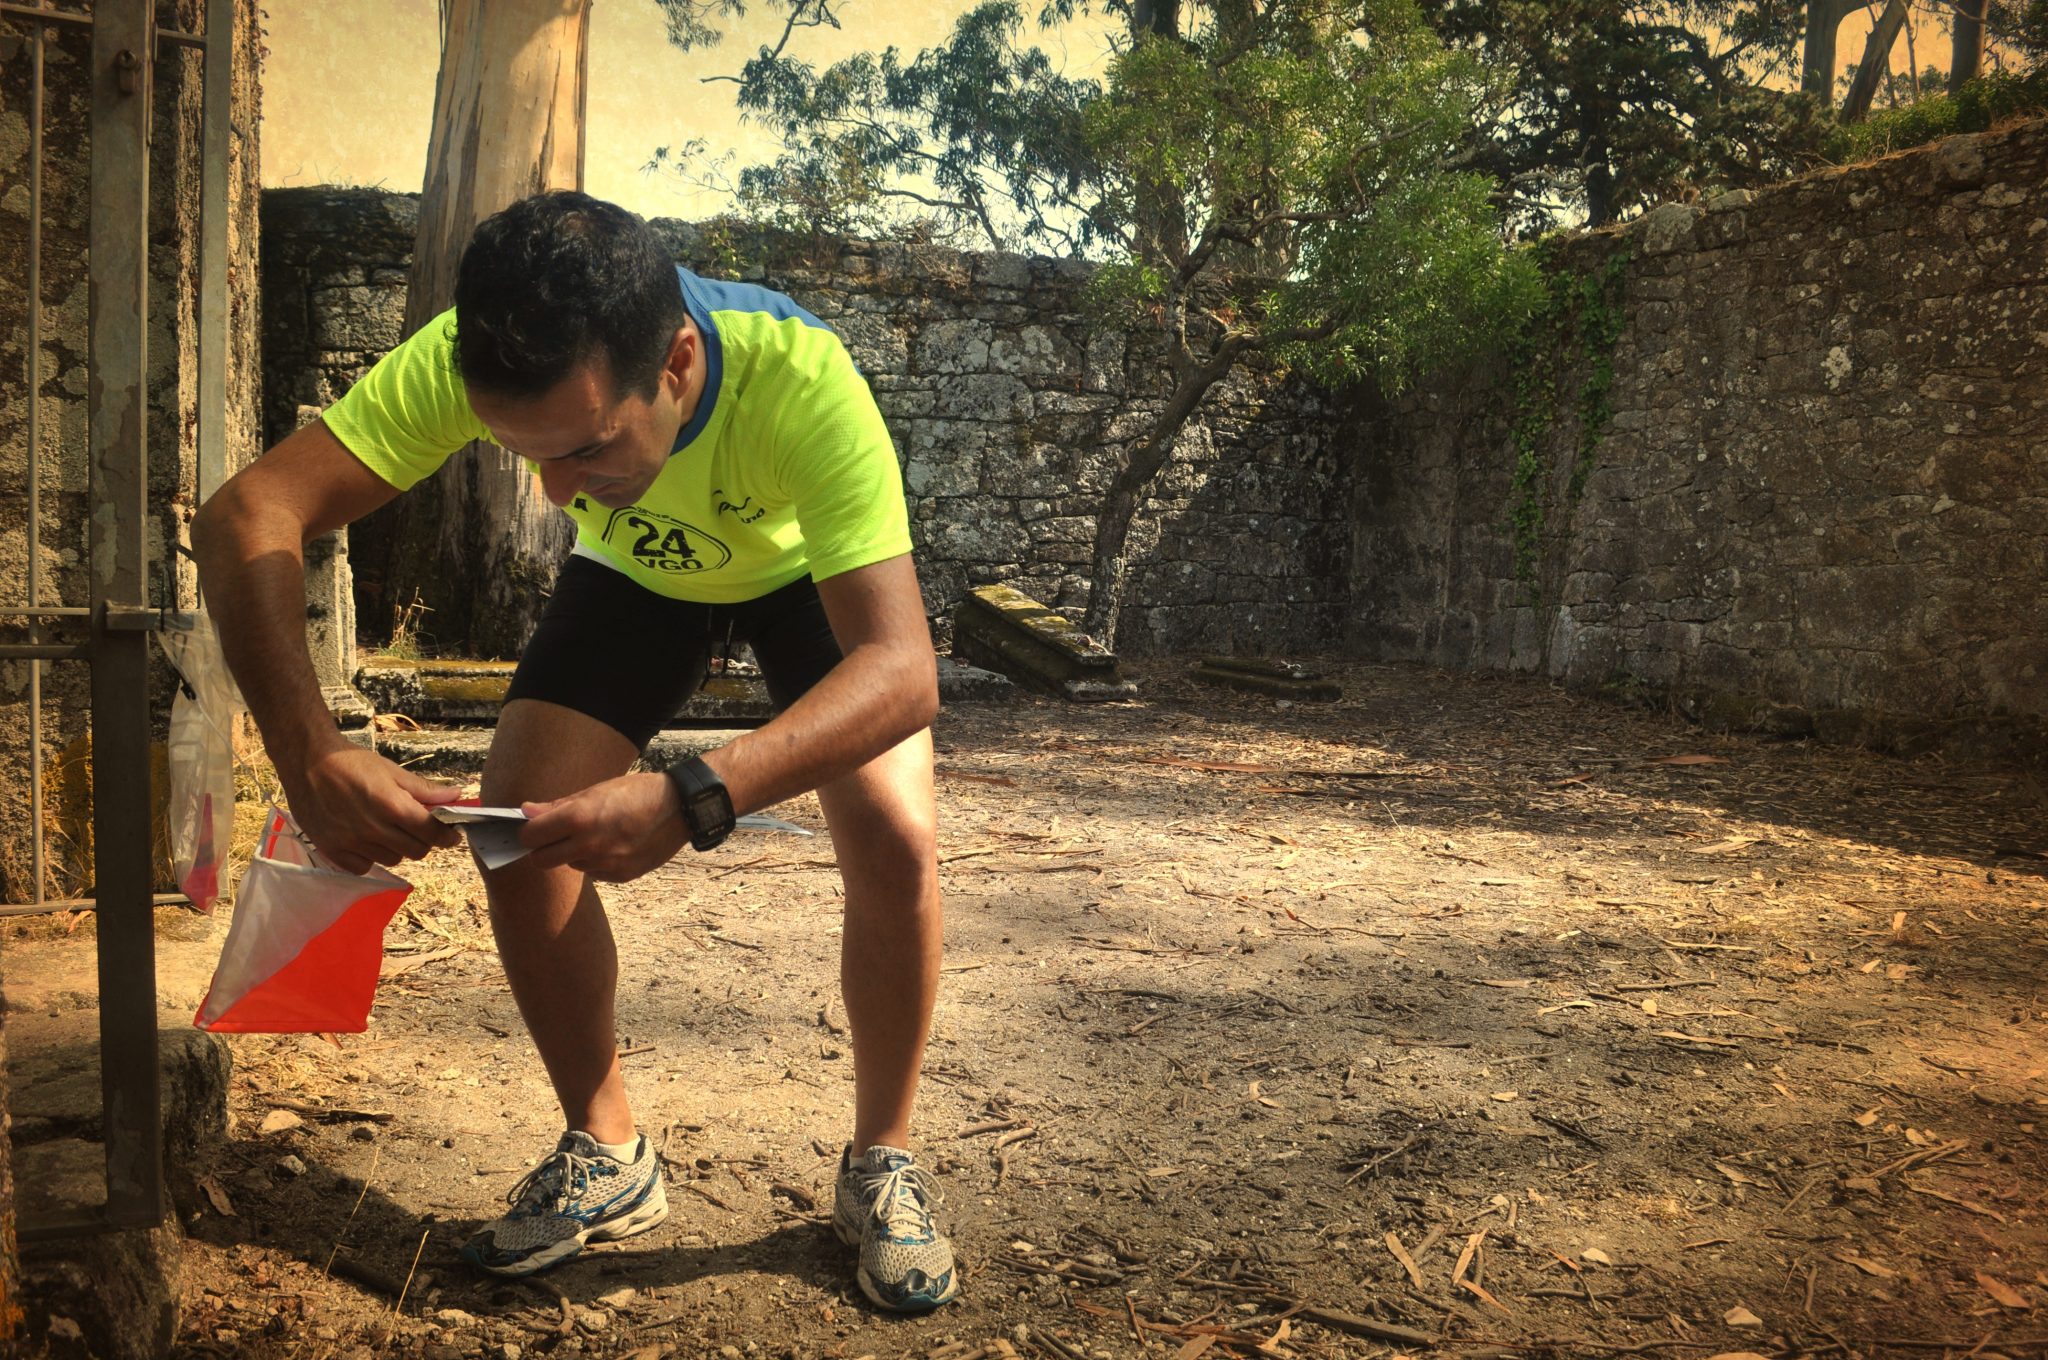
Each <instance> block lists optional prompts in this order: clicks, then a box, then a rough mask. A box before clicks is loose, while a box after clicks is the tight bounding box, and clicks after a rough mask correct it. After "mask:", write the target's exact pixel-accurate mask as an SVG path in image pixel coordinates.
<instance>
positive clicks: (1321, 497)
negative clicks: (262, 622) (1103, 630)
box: [263, 189, 1350, 652]
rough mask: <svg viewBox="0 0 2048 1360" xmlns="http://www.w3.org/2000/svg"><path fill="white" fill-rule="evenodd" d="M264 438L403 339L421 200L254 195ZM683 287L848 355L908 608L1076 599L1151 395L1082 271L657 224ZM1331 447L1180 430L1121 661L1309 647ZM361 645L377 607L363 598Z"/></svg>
mask: <svg viewBox="0 0 2048 1360" xmlns="http://www.w3.org/2000/svg"><path fill="white" fill-rule="evenodd" d="M263 211H264V226H263V232H264V237H263V239H264V284H263V288H264V309H265V322H266V332H265V367H266V373H265V398H266V412H267V414H266V433H267V434H268V435H269V436H270V437H272V438H277V437H280V436H282V435H283V434H285V433H288V432H289V431H290V430H291V428H293V426H294V424H295V423H296V420H297V417H298V414H299V410H300V408H301V407H306V406H314V407H318V406H325V405H326V404H328V403H329V402H331V401H333V400H334V398H335V397H336V396H338V395H339V394H340V393H341V392H343V391H345V390H347V387H348V385H349V384H350V383H352V382H353V381H355V379H356V378H358V377H360V376H361V374H362V373H363V372H364V371H365V370H366V369H367V368H368V367H369V365H370V364H371V363H373V362H375V360H376V358H377V357H378V356H379V355H380V354H382V353H383V352H384V351H385V350H386V349H388V348H389V347H390V346H391V345H393V344H395V343H396V342H397V340H398V338H399V329H400V323H401V321H402V318H403V313H404V297H405V272H406V267H407V264H408V261H409V258H410V254H411V248H412V235H413V222H414V218H415V202H414V200H413V199H412V198H411V197H410V196H405V195H396V194H387V193H382V192H379V191H374V190H337V189H282V190H271V191H270V192H268V193H266V194H265V195H264V210H263ZM656 225H657V226H658V228H659V229H660V230H662V231H663V232H664V233H665V234H666V235H667V236H668V238H669V239H670V240H671V241H672V242H673V244H674V248H675V252H676V256H677V258H678V259H679V260H680V261H682V262H683V263H684V264H686V265H688V266H689V267H691V268H693V269H696V270H698V271H699V272H701V273H704V274H707V275H710V276H713V277H724V278H745V279H751V280H756V281H759V282H763V283H765V284H767V285H768V286H770V287H773V288H778V289H781V290H783V291H785V292H788V293H789V294H791V295H792V296H793V297H795V298H796V299H797V301H798V302H800V303H801V304H802V305H803V306H805V307H806V308H808V309H810V310H811V311H812V312H814V313H816V314H817V315H818V316H819V317H820V318H822V319H823V320H825V321H826V322H827V323H828V324H830V325H832V326H833V327H834V328H835V329H836V330H838V331H839V333H840V334H841V335H842V336H843V337H844V338H845V340H846V343H847V346H848V348H849V349H850V350H851V351H852V353H853V356H854V358H855V360H856V361H857V362H858V363H859V364H860V366H861V369H862V371H863V372H864V373H866V374H867V376H868V379H869V382H870V384H871V385H872V386H873V388H874V391H875V396H876V400H877V402H878V403H879V404H880V406H881V408H882V413H883V415H884V416H885V417H886V418H887V419H888V422H889V427H890V431H891V433H892V434H893V435H894V436H895V439H896V446H897V453H898V456H899V457H900V458H901V459H902V462H903V469H904V483H905V488H906V492H907V494H908V496H909V499H910V506H911V515H912V532H913V534H914V536H915V538H916V542H917V551H918V565H919V571H920V574H921V576H922V578H923V581H924V586H925V594H926V602H927V605H928V607H929V609H930V611H931V613H932V616H933V619H934V623H935V624H936V625H938V626H939V628H940V630H941V633H942V635H943V628H944V619H945V617H946V616H947V615H948V614H950V611H951V608H952V606H953V604H954V603H955V602H956V601H957V600H958V599H959V598H960V596H961V594H962V593H963V592H964V591H965V589H966V588H967V587H968V586H970V585H980V584H986V583H989V582H1005V583H1008V584H1012V585H1015V586H1017V587H1018V588H1020V589H1022V590H1024V591H1027V592H1029V593H1031V594H1033V595H1035V596H1037V597H1038V598H1040V599H1042V600H1045V601H1046V602H1047V603H1050V604H1053V605H1055V606H1057V607H1061V608H1066V609H1070V610H1075V611H1078V610H1079V609H1081V608H1082V607H1083V606H1084V605H1085V603H1086V600H1087V565H1088V557H1089V548H1090V544H1091V542H1092V536H1093V533H1094V518H1093V516H1094V510H1095V506H1096V504H1097V502H1098V500H1099V497H1100V495H1101V493H1102V491H1103V488H1104V487H1105V486H1106V485H1107V479H1108V476H1109V473H1110V459H1109V455H1108V454H1106V453H1104V452H1103V451H1102V450H1101V448H1100V447H1099V443H1100V441H1101V440H1102V439H1103V438H1105V437H1107V438H1111V439H1114V438H1116V437H1118V436H1120V435H1122V434H1123V433H1125V432H1126V431H1128V430H1130V429H1132V428H1133V427H1135V426H1136V425H1137V424H1138V423H1139V422H1140V421H1141V420H1142V419H1143V418H1144V416H1145V415H1146V414H1147V413H1148V412H1149V411H1151V410H1153V409H1156V407H1157V405H1158V403H1159V402H1160V401H1161V400H1162V399H1163V396H1164V393H1163V391H1162V390H1161V380H1162V366H1161V365H1160V364H1158V363H1157V362H1156V361H1153V360H1151V359H1149V358H1148V354H1147V349H1146V345H1145V342H1144V339H1143V337H1133V336H1129V335H1126V334H1124V333H1122V332H1120V331H1116V330H1111V329H1105V328H1102V327H1099V326H1097V325H1095V324H1094V323H1092V322H1091V321H1090V320H1089V318H1088V316H1087V314H1086V313H1085V311H1084V309H1083V307H1082V304H1081V296H1080V295H1081V289H1082V287H1083V286H1084V285H1085V283H1086V279H1087V273H1086V270H1085V268H1082V267H1078V266H1073V265H1068V264H1062V263H1058V262H1055V261H1051V260H1044V259H1026V258H1023V257H1020V256H1009V255H977V254H969V253H962V252H958V251H952V250H944V249H937V248H925V247H915V246H904V245H894V244H888V243H879V242H874V243H871V242H860V241H840V240H824V241H791V240H769V239H765V238H748V239H737V240H736V239H732V238H729V237H726V236H722V235H716V234H707V233H705V232H703V231H700V230H698V229H696V228H694V227H691V226H688V225H685V224H681V223H674V222H660V223H657V224H656ZM1336 446H1337V441H1336V439H1335V438H1334V437H1333V434H1332V432H1331V430H1330V427H1329V425H1328V421H1327V417H1326V415H1325V413H1324V412H1323V410H1322V408H1321V405H1320V399H1319V398H1317V397H1316V396H1314V395H1313V394H1311V393H1309V392H1308V391H1306V390H1305V389H1303V388H1302V387H1300V386H1298V385H1295V384H1290V383H1276V382H1273V381H1270V380H1236V381H1233V382H1231V383H1230V384H1228V385H1225V386H1223V387H1220V388H1219V389H1218V390H1217V391H1216V392H1215V393H1214V394H1212V398H1211V401H1210V403H1209V404H1208V405H1207V406H1206V407H1205V409H1204V411H1203V413H1202V414H1201V416H1200V417H1199V418H1198V421H1197V423H1196V424H1195V425H1194V426H1192V427H1191V428H1190V429H1189V431H1188V433H1187V436H1186V438H1185V440H1184V442H1183V444H1182V448H1181V455H1180V457H1178V458H1177V459H1176V461H1175V462H1174V464H1173V465H1172V466H1171V467H1170V468H1169V469H1168V471H1167V473H1166V474H1165V475H1164V476H1163V477H1162V479H1161V483H1160V485H1159V486H1158V488H1157V489H1156V492H1155V499H1153V500H1152V501H1151V502H1150V503H1148V504H1147V505H1146V506H1145V508H1144V510H1143V512H1142V514H1141V518H1140V521H1139V523H1138V525H1137V527H1136V530H1135V531H1134V535H1133V547H1134V549H1136V551H1135V552H1134V554H1133V557H1134V560H1135V563H1136V565H1135V567H1134V573H1133V577H1132V581H1131V587H1130V592H1129V595H1128V600H1129V604H1128V605H1127V607H1126V610H1125V614H1124V625H1123V630H1122V635H1121V636H1120V637H1119V639H1118V642H1119V645H1120V646H1122V647H1124V648H1125V649H1127V650H1135V651H1142V650H1158V649H1168V648H1192V647H1203V648H1232V649H1238V650H1243V651H1248V652H1267V651H1275V650H1287V649H1299V648H1307V647H1323V646H1327V645H1328V641H1329V639H1330V638H1331V637H1333V636H1334V635H1335V634H1336V631H1337V629H1338V627H1339V624H1340V622H1341V620H1342V618H1343V615H1344V612H1345V598H1344V591H1345V571H1344V565H1345V556H1346V549H1347V543H1348V536H1349V532H1350V530H1349V526H1348V524H1347V522H1346V513H1347V506H1346V500H1345V497H1344V496H1343V495H1341V494H1339V487H1340V484H1341V474H1340V470H1339V468H1338V465H1337V461H1336V455H1335V448H1336ZM359 606H360V611H361V617H362V619H363V621H364V625H365V631H366V632H371V633H375V632H376V631H377V628H378V626H379V625H382V624H384V623H385V622H386V620H387V619H388V614H389V610H388V608H385V607H380V605H379V604H378V602H373V601H370V600H367V599H363V598H361V597H360V596H359Z"/></svg>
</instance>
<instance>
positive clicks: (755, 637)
mask: <svg viewBox="0 0 2048 1360" xmlns="http://www.w3.org/2000/svg"><path fill="white" fill-rule="evenodd" d="M742 642H746V643H751V644H752V645H753V648H754V659H755V660H757V661H759V662H760V663H761V678H762V679H763V680H765V681H767V683H768V697H769V699H770V700H771V701H773V703H774V705H775V711H776V712H778V713H780V712H781V711H782V710H783V709H785V708H788V707H789V706H790V705H791V704H793V703H795V702H796V701H797V700H798V699H799V698H801V697H802V696H803V694H804V692H805V691H806V690H808V689H810V687H811V686H812V685H815V684H817V683H818V681H819V680H820V679H821V678H822V677H823V676H824V674H825V672H827V671H829V670H831V669H832V668H833V667H834V666H836V665H838V664H839V661H840V657H841V653H840V650H839V642H838V640H837V639H836V638H834V637H833V636H832V625H831V624H830V623H829V622H828V621H827V620H826V618H825V606H824V604H823V603H822V602H821V601H820V600H819V599H818V587H817V586H816V585H815V584H814V583H813V582H812V581H811V578H810V577H808V576H806V577H804V578H803V579H802V580H799V581H792V582H791V583H790V584H788V585H786V586H784V587H782V588H781V589H780V590H775V591H771V592H769V593H768V594H766V595H763V596H761V597H760V598H759V599H753V600H748V601H746V602H744V603H742V604H695V603H692V602H690V601H687V600H672V599H670V598H669V597H668V596H666V595H657V594H655V593H654V592H653V591H651V590H649V589H647V588H646V587H645V586H642V585H639V584H637V583H635V582H634V581H632V580H630V579H628V578H627V576H626V575H625V574H624V573H623V572H618V571H614V570H613V569H612V568H610V567H608V566H605V565H603V564H602V563H599V562H593V561H591V560H590V559H589V558H587V557H571V558H570V559H569V560H568V561H566V562H564V563H563V564H562V570H561V574H560V575H558V576H557V577H556V578H555V593H554V596H553V597H552V598H551V599H549V601H548V603H547V607H546V608H545V609H544V610H542V611H541V616H540V623H539V624H538V625H537V626H536V627H535V628H534V630H533V637H532V638H531V639H529V640H528V641H527V644H526V651H525V653H524V654H522V655H521V656H520V658H519V669H518V670H517V671H516V672H514V674H513V676H512V687H511V689H510V690H509V691H508V692H507V693H506V695H505V700H506V702H507V703H510V702H511V701H512V700H514V699H542V700H545V701H547V702H548V703H551V704H560V705H562V707H564V708H572V709H574V710H576V711H577V712H578V713H583V714H587V715H588V716H590V717H593V718H595V719H597V720H598V721H599V722H601V723H604V724H606V725H607V726H609V727H611V728H613V729H615V730H616V731H618V732H619V733H621V734H622V735H623V736H624V737H625V738H626V739H627V740H628V741H630V742H632V743H633V745H634V746H635V747H637V748H639V749H640V750H642V751H645V750H646V749H647V743H648V742H650V741H652V740H653V739H654V734H655V733H656V732H657V731H659V730H660V729H661V727H662V725H663V724H664V723H666V722H668V720H669V719H671V718H673V717H675V715H676V714H677V713H679V712H681V711H682V707H683V705H684V704H685V703H686V702H688V701H689V698H690V696H691V695H692V694H695V693H696V692H697V688H698V686H700V685H702V684H703V683H704V677H705V675H706V673H707V672H708V671H709V668H710V660H711V656H712V653H713V652H714V651H715V650H718V649H720V648H723V647H726V646H727V645H728V644H731V645H734V646H736V645H738V644H739V643H742Z"/></svg>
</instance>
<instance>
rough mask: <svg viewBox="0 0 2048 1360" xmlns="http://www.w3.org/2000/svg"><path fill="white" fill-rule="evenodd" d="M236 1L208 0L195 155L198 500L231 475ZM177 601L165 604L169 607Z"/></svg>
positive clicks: (201, 499)
mask: <svg viewBox="0 0 2048 1360" xmlns="http://www.w3.org/2000/svg"><path fill="white" fill-rule="evenodd" d="M234 41H235V5H234V0H206V76H205V91H206V94H205V102H204V104H203V105H202V109H201V113H200V123H199V126H200V129H201V131H200V152H199V307H198V315H199V486H198V503H200V504H204V503H205V501H206V498H207V497H209V496H211V495H212V494H213V493H214V492H215V491H217V490H219V489H220V484H221V483H222V482H224V481H226V480H227V476H228V453H227V449H228V443H227V419H228V131H229V118H228V112H229V110H228V104H229V101H230V100H231V99H232V98H233V97H234V89H235V59H234ZM178 603H179V602H178V601H176V600H165V601H164V604H165V605H166V606H167V607H170V606H175V605H177V604H178Z"/></svg>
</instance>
